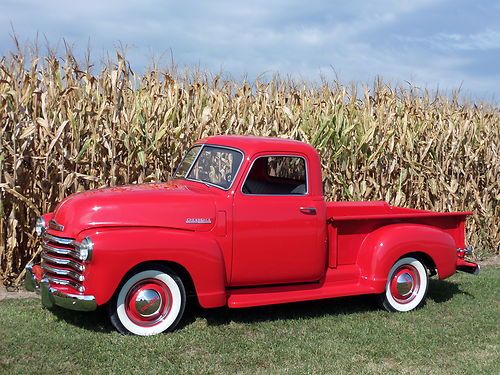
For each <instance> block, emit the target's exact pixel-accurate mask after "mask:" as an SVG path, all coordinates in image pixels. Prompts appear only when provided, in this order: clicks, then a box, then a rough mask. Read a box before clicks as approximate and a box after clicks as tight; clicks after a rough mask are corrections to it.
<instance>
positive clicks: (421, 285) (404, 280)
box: [380, 257, 429, 312]
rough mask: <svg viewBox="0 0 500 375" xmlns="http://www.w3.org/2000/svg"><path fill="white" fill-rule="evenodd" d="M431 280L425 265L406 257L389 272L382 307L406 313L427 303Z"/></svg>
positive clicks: (382, 297) (382, 296)
mask: <svg viewBox="0 0 500 375" xmlns="http://www.w3.org/2000/svg"><path fill="white" fill-rule="evenodd" d="M428 283H429V278H428V276H427V269H426V268H425V265H424V264H423V263H422V262H421V261H419V260H418V259H415V258H412V257H405V258H401V259H400V260H398V261H397V262H396V263H395V264H394V265H393V266H392V268H391V270H390V271H389V275H388V277H387V284H386V287H385V293H384V294H382V295H381V296H380V297H381V302H382V306H383V307H384V308H385V309H386V310H387V311H399V312H405V311H410V310H414V309H416V308H418V307H420V306H422V305H423V304H424V303H425V297H426V295H427V286H428Z"/></svg>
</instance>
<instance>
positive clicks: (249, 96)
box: [0, 50, 500, 284]
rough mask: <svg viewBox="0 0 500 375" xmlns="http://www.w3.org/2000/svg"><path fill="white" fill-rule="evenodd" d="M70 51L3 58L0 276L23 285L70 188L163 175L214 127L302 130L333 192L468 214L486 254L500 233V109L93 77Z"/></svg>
mask: <svg viewBox="0 0 500 375" xmlns="http://www.w3.org/2000/svg"><path fill="white" fill-rule="evenodd" d="M93 70H94V68H93V67H92V65H91V64H90V63H88V62H87V63H86V64H82V63H79V62H78V61H77V60H76V59H75V57H74V56H73V55H72V53H71V52H67V53H66V54H64V55H62V56H57V55H56V54H54V53H52V54H50V53H49V54H48V55H47V56H45V57H43V58H42V57H39V56H38V55H37V54H34V55H29V54H25V53H22V52H21V51H20V50H18V51H16V52H15V53H12V54H10V55H9V56H4V57H3V58H2V59H1V60H0V120H1V121H0V124H1V146H0V161H1V162H0V187H1V192H0V194H1V202H0V277H3V279H4V283H5V284H7V283H11V284H12V283H16V282H19V279H20V276H22V275H21V271H22V269H23V267H24V265H25V264H26V263H27V262H28V261H29V260H30V259H31V258H32V257H33V256H34V255H35V254H36V250H37V247H38V242H37V239H36V237H35V235H34V229H33V224H34V221H35V218H36V217H37V215H39V214H40V213H43V212H48V211H50V210H52V209H53V208H54V206H55V205H56V203H57V202H58V201H60V200H61V199H63V198H64V197H67V196H68V195H70V194H72V193H74V192H77V191H82V190H87V189H94V188H99V187H105V186H113V185H120V184H130V183H144V182H152V181H164V180H167V179H168V178H169V176H170V175H171V173H172V171H173V168H174V166H175V165H177V163H178V162H179V161H180V158H181V156H182V155H183V154H184V152H185V151H186V148H187V147H188V146H189V145H190V144H191V143H192V142H193V141H195V140H197V139H199V138H201V137H204V136H207V135H212V134H254V135H263V136H278V137H289V138H294V139H299V140H302V141H305V142H308V143H311V144H313V145H314V146H315V147H316V148H317V149H318V150H319V151H320V153H321V156H322V167H323V173H324V186H325V196H326V198H327V199H330V200H387V201H388V202H390V203H391V204H394V205H400V206H407V207H415V208H422V209H432V210H439V211H451V210H471V211H474V216H473V217H472V218H471V219H469V221H468V228H467V231H468V242H469V243H470V244H474V245H475V246H476V248H477V250H479V256H484V255H487V253H498V252H499V242H500V235H499V229H500V220H499V216H500V212H499V211H500V210H499V208H498V201H499V197H500V188H499V181H500V165H499V164H500V162H499V155H498V151H499V149H500V110H499V108H498V107H495V106H494V105H491V104H477V105H475V104H472V103H466V102H465V103H462V102H461V101H460V100H459V97H458V95H453V96H451V97H450V96H446V95H439V94H431V93H429V92H427V91H425V90H420V89H418V88H415V87H411V86H409V87H394V86H391V85H387V84H385V83H384V82H383V81H381V80H377V81H375V83H374V84H373V85H372V86H371V87H365V88H362V89H360V88H358V86H354V85H353V86H344V85H342V84H340V83H338V82H327V81H324V82H323V83H320V84H313V83H307V82H298V81H293V80H289V79H281V78H279V77H277V78H274V79H272V80H270V81H268V82H262V81H258V80H256V81H254V82H246V81H243V82H239V81H236V80H231V79H224V78H223V77H221V76H219V75H211V74H209V73H200V72H198V71H182V72H181V71H178V70H176V69H173V68H172V69H166V70H164V71H161V70H159V69H156V68H151V69H150V70H148V71H147V72H146V73H144V74H142V75H137V74H135V73H134V72H133V71H132V70H131V68H130V65H129V63H128V62H127V61H126V60H125V59H124V58H123V57H122V56H121V55H120V54H119V53H117V58H116V60H114V61H112V62H108V63H105V64H103V65H102V68H100V70H99V71H98V72H97V73H94V72H93Z"/></svg>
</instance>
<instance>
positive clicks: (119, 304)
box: [109, 267, 186, 336]
mask: <svg viewBox="0 0 500 375" xmlns="http://www.w3.org/2000/svg"><path fill="white" fill-rule="evenodd" d="M185 306H186V291H185V289H184V285H183V283H182V280H181V279H180V278H179V276H177V275H176V274H175V272H173V271H172V270H170V269H169V268H167V267H155V268H150V269H145V270H140V271H138V272H137V273H135V274H134V275H132V276H130V277H129V278H128V279H127V280H126V281H125V283H124V284H123V285H122V286H121V287H120V289H119V291H118V293H117V294H116V296H115V298H113V300H112V301H111V303H110V304H109V315H110V319H111V323H113V325H114V326H115V328H116V329H117V330H118V331H119V332H121V333H124V334H130V333H132V334H134V335H140V336H150V335H156V334H158V333H161V332H166V331H172V330H173V329H174V328H175V326H176V325H177V324H178V323H179V321H180V320H181V318H182V314H183V313H184V308H185Z"/></svg>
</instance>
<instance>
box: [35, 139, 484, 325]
mask: <svg viewBox="0 0 500 375" xmlns="http://www.w3.org/2000/svg"><path fill="white" fill-rule="evenodd" d="M468 215H470V212H447V213H437V212H430V211H422V210H415V209H408V208H398V207H393V206H390V205H389V204H387V203H385V202H334V203H326V202H325V201H324V197H323V188H322V179H321V165H320V159H319V155H318V153H317V152H316V150H315V149H314V148H313V147H311V146H309V145H307V144H305V143H302V142H298V141H293V140H285V139H276V138H261V137H250V136H214V137H208V138H205V139H202V140H200V141H198V142H197V143H196V144H195V145H194V146H193V147H191V149H190V150H189V151H188V152H187V154H186V155H185V157H184V159H183V161H182V162H181V163H180V164H179V166H178V168H177V170H176V172H175V174H174V176H173V179H172V180H171V181H169V182H167V183H158V184H144V185H130V186H121V187H112V188H107V189H99V190H93V191H88V192H84V193H79V194H74V195H71V196H70V197H68V198H67V199H65V200H64V201H62V202H61V203H60V204H59V205H58V206H57V207H56V208H55V210H54V212H52V213H48V214H45V215H43V216H42V217H40V218H39V219H38V220H37V223H36V232H37V234H38V235H39V236H40V237H41V243H42V248H43V251H42V255H41V264H37V265H32V264H29V265H28V266H27V267H26V271H27V272H26V279H25V286H26V288H27V289H28V290H37V291H39V292H40V293H41V295H42V303H43V305H45V306H47V307H52V306H54V305H57V306H60V307H63V308H67V309H73V310H80V311H90V310H94V309H96V308H97V307H98V306H103V305H106V306H107V309H108V311H109V315H110V318H111V322H112V323H113V325H114V326H115V327H116V329H117V330H118V331H120V332H122V333H132V334H136V335H154V334H158V333H160V332H164V331H171V330H173V329H174V328H175V326H176V324H177V323H178V322H179V320H180V319H181V318H182V315H183V312H184V308H185V305H186V296H188V295H192V296H193V297H194V298H196V299H197V301H198V303H199V304H200V305H201V306H202V307H204V308H212V307H220V306H228V307H230V308H241V307H249V306H259V305H269V304H278V303H288V302H296V301H306V300H314V299H321V298H333V297H340V296H352V295H361V294H372V295H377V296H378V298H379V299H380V302H381V304H382V306H383V307H384V308H385V309H387V310H389V311H410V310H413V309H415V308H417V307H419V306H421V305H422V304H423V303H424V300H425V297H426V293H427V288H428V279H429V277H430V276H434V275H437V277H438V278H439V279H445V278H447V277H450V276H451V275H453V274H454V273H455V272H456V271H457V270H461V271H465V272H469V273H473V274H477V273H478V272H479V266H478V265H477V264H476V263H473V262H470V261H468V260H466V259H465V256H466V255H467V254H469V253H470V252H471V247H465V239H464V238H465V220H466V217H467V216H468Z"/></svg>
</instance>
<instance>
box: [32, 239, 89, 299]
mask: <svg viewBox="0 0 500 375" xmlns="http://www.w3.org/2000/svg"><path fill="white" fill-rule="evenodd" d="M78 246H79V244H78V243H77V242H76V241H75V240H73V239H71V238H62V237H56V236H53V235H51V234H48V233H45V234H44V235H43V237H42V248H43V252H42V264H41V265H42V268H43V269H44V271H45V276H46V277H47V278H48V279H49V282H50V283H53V284H57V285H64V286H70V287H72V288H74V289H76V290H77V291H79V292H83V291H84V288H83V286H82V284H81V283H82V282H83V281H84V280H85V276H84V275H83V271H85V265H84V264H83V261H82V260H81V259H80V251H79V249H78Z"/></svg>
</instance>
